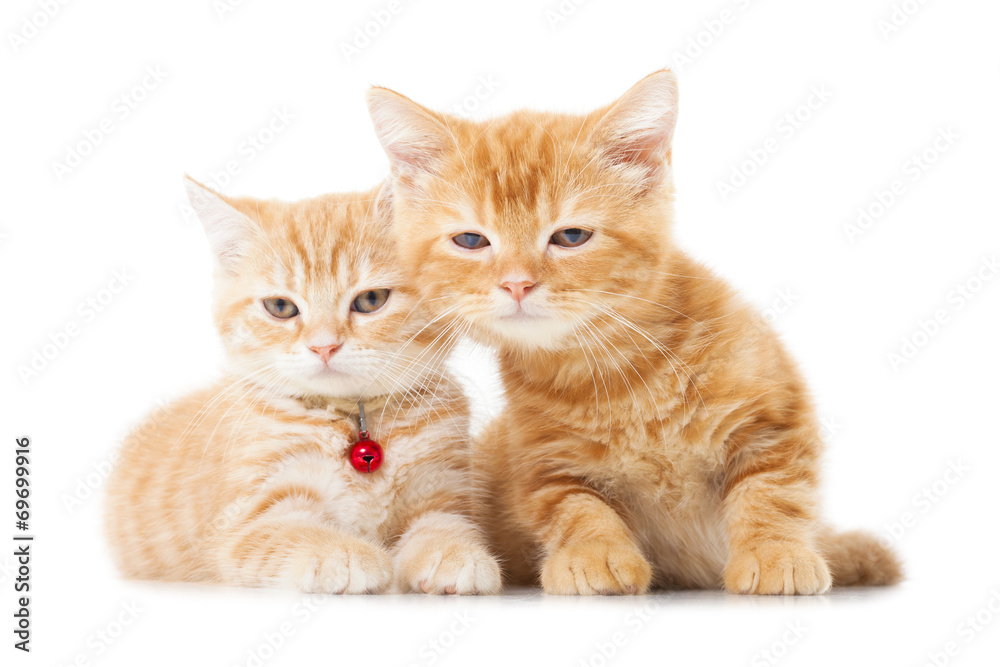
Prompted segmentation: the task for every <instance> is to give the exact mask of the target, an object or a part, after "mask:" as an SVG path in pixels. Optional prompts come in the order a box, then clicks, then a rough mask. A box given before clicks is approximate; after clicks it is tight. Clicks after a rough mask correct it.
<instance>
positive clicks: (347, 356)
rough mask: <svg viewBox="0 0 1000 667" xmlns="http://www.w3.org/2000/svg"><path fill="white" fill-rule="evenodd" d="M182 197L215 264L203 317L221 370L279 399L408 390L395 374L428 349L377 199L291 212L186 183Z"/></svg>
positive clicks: (361, 197) (314, 204) (305, 204)
mask: <svg viewBox="0 0 1000 667" xmlns="http://www.w3.org/2000/svg"><path fill="white" fill-rule="evenodd" d="M187 190H188V197H189V198H190V200H191V204H192V206H193V207H194V209H195V211H196V212H197V214H198V217H199V218H200V219H201V222H202V224H203V225H204V228H205V232H206V234H207V236H208V240H209V244H210V245H211V248H212V251H213V254H214V257H215V292H214V316H215V322H216V326H217V327H218V330H219V333H220V334H221V336H222V340H223V344H224V347H225V350H226V353H227V357H228V362H229V365H230V367H231V368H230V370H231V371H232V372H234V373H235V374H237V375H239V376H245V377H248V378H251V379H253V380H254V381H256V382H257V383H259V384H261V385H265V386H269V387H271V388H272V389H273V390H274V391H275V392H277V393H281V394H287V395H292V396H332V397H343V398H352V399H353V398H358V397H363V396H379V395H384V394H389V393H394V392H397V391H405V390H406V389H407V388H409V387H410V386H412V385H413V384H414V383H416V382H418V381H419V374H418V373H417V372H416V371H414V370H412V369H410V370H404V369H407V368H409V366H410V364H408V363H407V360H412V359H415V358H417V356H418V355H420V354H421V353H422V352H424V351H425V350H426V345H427V344H428V341H427V340H426V337H423V338H422V337H421V336H420V335H417V334H418V332H419V331H420V328H421V325H420V322H419V321H418V318H417V317H416V316H415V315H413V314H411V313H410V311H411V309H412V308H413V307H414V306H415V305H416V303H417V297H416V295H415V294H414V293H413V292H412V290H411V289H409V287H408V286H407V283H405V282H404V281H403V280H402V279H401V276H400V274H399V272H398V269H397V265H396V261H395V257H394V247H393V244H392V243H391V237H390V234H389V227H390V223H389V218H390V216H389V211H388V209H389V207H388V204H387V203H386V200H385V197H384V196H381V195H380V191H379V190H376V191H373V192H369V193H357V194H345V195H325V196H322V197H316V198H315V199H307V200H303V201H299V202H294V203H285V202H279V201H276V200H257V199H251V198H245V197H240V198H234V197H226V196H223V195H220V194H218V193H215V192H213V191H211V190H209V189H208V188H205V187H203V186H201V185H199V184H198V183H196V182H195V181H193V180H190V179H188V180H187ZM408 315H409V317H408ZM414 335H417V340H409V339H410V338H411V337H412V336H414Z"/></svg>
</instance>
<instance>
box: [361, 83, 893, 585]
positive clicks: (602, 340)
mask: <svg viewBox="0 0 1000 667" xmlns="http://www.w3.org/2000/svg"><path fill="white" fill-rule="evenodd" d="M369 106H370V110H371V114H372V118H373V121H374V125H375V130H376V133H377V134H378V136H379V139H380V141H381V142H382V145H383V146H384V147H385V149H386V152H387V153H388V155H389V158H390V162H391V165H392V183H393V207H394V209H393V217H394V225H395V228H396V229H397V236H398V237H399V238H405V239H406V243H405V244H403V245H402V254H403V262H404V264H405V267H406V269H407V270H408V271H409V272H410V274H411V278H412V279H413V284H415V285H417V286H419V287H420V289H421V291H422V296H423V298H424V299H425V303H426V304H427V306H428V307H429V308H433V309H434V310H435V311H436V313H437V314H438V315H439V316H441V317H442V318H444V321H445V322H457V323H458V326H461V327H462V328H463V329H466V330H468V331H469V333H470V335H472V336H473V337H474V338H476V339H477V340H478V341H480V342H482V343H485V344H488V345H491V346H494V347H495V348H497V350H498V353H499V359H500V366H501V371H502V377H503V382H504V386H505V389H506V393H507V396H508V399H509V405H508V407H507V408H506V411H505V413H504V414H503V415H502V416H501V417H500V418H499V419H498V420H496V422H495V423H494V424H493V425H492V426H491V428H490V429H489V430H488V432H487V433H486V434H485V435H484V436H483V437H482V439H481V442H479V443H478V444H477V452H476V456H477V457H478V463H477V465H478V466H480V467H481V468H482V469H483V471H484V472H485V474H487V475H489V476H490V482H491V484H492V488H491V489H490V491H491V493H490V494H489V497H490V499H491V503H492V504H491V506H490V507H488V508H487V509H486V510H485V511H484V516H486V517H487V518H488V519H489V520H490V523H491V526H490V529H491V533H492V539H493V542H494V544H495V545H496V546H497V548H498V549H499V550H500V551H501V552H502V554H503V558H504V561H505V562H507V563H509V565H510V568H511V571H510V576H511V578H512V579H513V580H515V581H524V582H530V581H540V582H541V585H542V587H543V588H544V590H545V591H547V592H549V593H561V594H576V593H581V594H605V593H638V592H643V591H645V590H647V588H648V587H649V586H650V585H651V584H655V585H658V586H667V587H696V588H715V587H719V586H722V587H724V588H725V589H726V590H728V591H731V592H734V593H761V594H768V593H770V594H815V593H823V592H825V591H827V590H828V589H829V588H830V585H831V583H833V584H838V585H851V584H889V583H892V582H895V581H897V580H898V579H899V578H900V569H899V565H898V563H897V561H896V559H895V557H894V556H893V554H892V553H890V552H889V551H887V550H886V549H884V548H882V547H881V546H880V545H879V544H878V543H877V542H876V540H875V539H874V538H873V537H872V536H870V535H867V534H864V533H846V534H836V533H833V532H832V531H831V530H830V529H829V528H827V527H826V525H825V524H824V523H823V522H822V521H821V519H820V513H819V508H818V507H817V483H818V477H819V456H820V450H821V442H820V435H819V428H818V423H817V419H816V416H815V414H814V410H813V405H812V402H811V400H810V398H809V395H808V392H807V389H806V386H805V384H804V383H803V381H802V379H801V377H800V376H799V373H798V370H797V369H796V366H795V363H794V362H793V361H792V360H791V359H790V358H789V356H788V354H787V353H786V352H785V350H784V348H783V347H782V346H781V344H780V342H779V341H778V339H777V337H776V336H775V335H774V334H773V333H772V332H771V330H770V329H769V328H768V327H766V325H763V323H762V322H761V320H760V318H759V317H758V316H757V315H756V314H755V313H754V312H753V310H752V309H751V308H750V307H748V306H747V304H745V303H744V302H743V301H742V300H741V299H740V298H739V297H738V296H737V295H736V294H735V293H734V292H733V290H732V289H730V288H729V287H728V286H727V285H726V284H725V283H723V282H722V281H721V280H719V279H718V278H717V277H716V276H714V275H713V274H712V273H711V272H710V271H709V270H708V269H706V268H705V267H703V266H701V265H700V264H698V263H697V262H695V261H693V260H692V259H690V258H689V257H687V256H686V255H685V254H684V253H683V252H682V251H681V250H680V249H679V248H678V247H677V246H676V245H675V244H674V242H673V241H672V239H671V233H670V228H671V225H672V222H673V192H674V188H673V178H672V165H671V152H670V146H671V138H672V134H673V131H674V124H675V121H676V117H677V86H676V81H675V78H674V75H673V74H672V73H671V72H669V71H660V72H656V73H654V74H652V75H651V76H649V77H647V78H646V79H644V80H642V81H641V82H640V83H638V84H637V85H636V86H634V87H633V88H632V89H631V90H629V91H628V92H627V93H626V94H625V95H624V96H623V97H622V98H621V99H619V100H618V101H617V102H616V103H614V104H613V105H610V106H609V107H606V108H604V109H600V110H598V111H595V112H593V113H590V114H587V115H584V116H574V115H563V114H554V113H536V112H529V111H521V112H517V113H512V114H510V115H507V116H504V117H501V118H498V119H496V120H493V121H490V122H471V121H467V120H463V119H459V118H455V117H453V116H449V115H446V114H442V113H437V112H434V111H430V110H428V109H426V108H424V107H421V106H419V105H417V104H416V103H414V102H412V101H410V100H409V99H407V98H405V97H403V96H401V95H399V94H397V93H394V92H392V91H390V90H386V89H381V88H375V89H373V90H372V91H371V92H370V93H369Z"/></svg>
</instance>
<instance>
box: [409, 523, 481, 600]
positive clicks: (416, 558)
mask: <svg viewBox="0 0 1000 667" xmlns="http://www.w3.org/2000/svg"><path fill="white" fill-rule="evenodd" d="M396 580H397V582H398V587H399V588H400V589H401V590H402V591H404V592H409V591H414V592H418V593H431V594H434V595H441V594H455V593H457V594H458V595H494V594H496V593H498V592H500V566H499V565H498V564H497V561H496V559H495V558H494V557H493V556H492V555H490V553H489V551H487V550H486V548H485V547H484V546H483V545H481V544H480V543H479V542H478V541H476V540H468V541H462V540H444V541H441V540H440V539H432V538H431V536H428V538H427V539H413V540H410V541H409V542H408V543H407V544H406V545H405V546H404V547H403V548H402V550H401V551H400V553H399V555H398V556H397V558H396Z"/></svg>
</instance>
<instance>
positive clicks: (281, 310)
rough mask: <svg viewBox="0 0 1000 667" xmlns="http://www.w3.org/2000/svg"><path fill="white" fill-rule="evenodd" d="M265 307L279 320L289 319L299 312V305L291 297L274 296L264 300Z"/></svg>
mask: <svg viewBox="0 0 1000 667" xmlns="http://www.w3.org/2000/svg"><path fill="white" fill-rule="evenodd" d="M263 304H264V308H265V309H267V312H269V313H271V314H272V315H274V316H275V317H277V318H278V319H279V320H288V319H291V318H293V317H295V316H296V315H298V314H299V307H298V306H296V305H295V303H293V302H292V300H291V299H283V298H281V297H280V296H273V297H269V298H267V299H264V300H263Z"/></svg>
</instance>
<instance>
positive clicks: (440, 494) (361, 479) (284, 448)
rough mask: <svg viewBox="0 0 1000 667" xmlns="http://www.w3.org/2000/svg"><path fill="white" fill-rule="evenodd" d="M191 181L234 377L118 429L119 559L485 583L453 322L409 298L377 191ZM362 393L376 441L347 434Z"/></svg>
mask: <svg viewBox="0 0 1000 667" xmlns="http://www.w3.org/2000/svg"><path fill="white" fill-rule="evenodd" d="M188 192H189V195H190V198H191V202H192V205H193V206H194V208H195V210H196V211H197V213H198V215H199V217H200V218H201V221H202V223H203V224H204V227H205V230H206V232H207V235H208V239H209V241H210V244H211V246H212V250H213V251H214V255H215V258H216V260H217V261H216V277H215V307H214V314H215V321H216V324H217V326H218V329H219V332H220V334H221V335H222V339H223V342H224V345H225V350H226V353H227V357H228V362H229V363H228V365H229V368H228V375H227V376H226V378H225V379H224V380H222V381H220V382H219V383H217V384H216V385H215V386H212V387H210V388H207V389H205V390H203V391H199V392H196V393H193V394H191V395H189V396H186V397H185V398H182V399H180V400H178V401H176V402H174V403H173V404H172V405H170V406H168V407H166V408H164V409H163V410H162V411H161V412H160V413H159V414H156V415H154V416H152V417H151V418H150V419H149V420H148V421H147V423H146V424H144V425H143V426H141V427H139V429H137V430H136V431H135V433H134V434H133V435H132V436H130V437H129V439H128V440H127V441H126V446H125V448H124V450H123V452H122V456H121V459H120V460H119V462H118V464H117V465H116V467H115V470H114V473H113V476H112V479H111V480H110V483H109V488H108V494H107V507H106V510H107V534H108V537H109V540H110V542H111V546H112V549H113V552H114V555H115V558H116V560H117V563H118V566H119V567H120V569H121V571H122V572H123V573H124V574H126V575H127V576H129V577H135V578H143V579H165V580H172V581H205V582H216V583H221V584H230V585H237V586H270V587H281V588H293V589H298V590H301V591H305V592H316V593H366V592H378V591H383V590H386V589H387V588H389V587H391V588H393V589H394V590H397V591H403V592H405V591H423V592H426V593H460V594H470V593H495V592H497V591H498V590H499V588H500V570H499V568H498V566H497V563H496V561H495V559H494V558H493V557H492V556H491V555H490V553H489V551H488V550H487V548H486V547H485V545H484V539H483V537H482V536H481V534H480V531H479V529H478V528H477V527H476V526H475V525H474V524H473V523H472V521H470V519H469V516H470V514H471V510H472V506H473V505H474V489H473V488H472V485H471V482H470V480H471V476H470V474H469V463H470V461H469V446H468V442H467V441H468V438H467V428H468V423H467V422H468V406H467V403H466V399H465V398H464V396H463V394H462V392H461V390H460V388H458V386H457V385H456V384H455V383H454V382H453V381H452V379H451V378H450V377H449V376H448V374H447V372H446V371H445V369H444V368H443V365H442V362H443V357H444V355H445V354H446V353H447V352H448V351H449V348H450V340H449V339H448V338H447V337H442V336H432V335H431V334H430V333H428V332H427V330H426V323H425V322H422V321H421V318H420V317H419V316H418V314H417V313H415V312H413V309H414V307H415V306H416V305H417V302H418V301H417V297H416V295H415V293H414V290H413V289H412V288H411V286H410V285H409V284H408V283H407V282H406V281H404V280H403V279H402V277H401V276H400V275H399V273H398V271H397V269H396V265H395V258H394V254H393V243H392V242H391V234H390V226H389V218H388V206H387V204H386V203H385V201H384V200H383V198H382V197H381V194H382V191H381V189H376V190H375V191H373V192H369V193H361V194H350V195H328V196H323V197H317V198H315V199H310V200H305V201H300V202H297V203H292V204H285V203H281V202H276V201H258V200H254V199H249V198H239V199H234V198H228V197H222V196H221V195H217V194H215V193H213V192H211V191H209V190H207V189H205V188H202V187H201V186H199V185H198V184H196V183H194V182H193V181H189V182H188ZM362 403H363V404H364V406H365V407H367V424H366V427H367V430H368V431H369V432H370V437H371V439H372V440H375V441H377V442H379V443H381V448H382V449H381V451H379V452H372V451H371V447H370V446H369V445H366V446H367V447H368V449H365V450H354V445H355V444H357V440H358V438H359V430H360V428H361V426H360V424H359V419H358V417H359V411H360V406H361V404H362ZM362 444H364V443H362ZM352 451H354V453H355V454H356V456H355V460H354V461H353V462H352ZM359 451H360V452H361V453H360V454H358V452H359ZM376 454H381V456H380V457H377V456H376ZM358 457H360V458H358Z"/></svg>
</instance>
